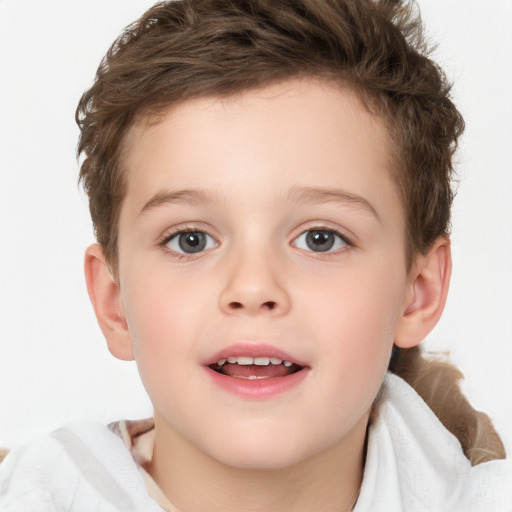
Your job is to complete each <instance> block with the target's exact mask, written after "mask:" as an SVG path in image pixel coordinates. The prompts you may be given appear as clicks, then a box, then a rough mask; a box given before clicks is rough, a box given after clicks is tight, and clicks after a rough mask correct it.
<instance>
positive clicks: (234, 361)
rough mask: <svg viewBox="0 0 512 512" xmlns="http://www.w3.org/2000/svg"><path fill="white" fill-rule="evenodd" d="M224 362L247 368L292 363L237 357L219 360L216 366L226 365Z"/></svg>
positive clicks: (288, 362) (277, 359) (273, 358)
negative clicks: (249, 366) (252, 365)
mask: <svg viewBox="0 0 512 512" xmlns="http://www.w3.org/2000/svg"><path fill="white" fill-rule="evenodd" d="M226 362H228V363H231V364H239V365H242V366H248V365H251V364H255V365H256V366H268V365H269V364H276V365H277V364H281V363H283V364H284V365H285V366H291V365H292V364H293V363H291V362H290V361H283V360H282V359H279V358H278V357H249V356H239V357H228V358H227V359H219V360H218V361H217V364H218V365H219V366H222V365H224V364H226Z"/></svg>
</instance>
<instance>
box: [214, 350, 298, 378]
mask: <svg viewBox="0 0 512 512" xmlns="http://www.w3.org/2000/svg"><path fill="white" fill-rule="evenodd" d="M208 367H209V368H210V369H211V370H213V371H214V372H216V373H219V374H221V375H226V376H228V377H234V378H236V379H247V380H261V379H272V378H279V377H288V376H289V375H293V374H294V373H297V372H299V371H301V370H302V369H303V368H304V367H303V366H301V365H300V364H297V363H294V362H292V361H288V360H283V359H281V358H279V357H271V356H259V357H252V356H245V355H244V356H229V357H227V358H220V359H219V360H218V361H217V362H216V363H213V364H210V365H208Z"/></svg>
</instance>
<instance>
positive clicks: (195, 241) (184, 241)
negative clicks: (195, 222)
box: [179, 231, 206, 253]
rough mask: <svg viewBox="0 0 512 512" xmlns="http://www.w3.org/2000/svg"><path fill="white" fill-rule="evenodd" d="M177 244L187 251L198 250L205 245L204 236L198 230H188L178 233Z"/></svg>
mask: <svg viewBox="0 0 512 512" xmlns="http://www.w3.org/2000/svg"><path fill="white" fill-rule="evenodd" d="M179 246H180V248H181V249H182V250H183V251H184V252H187V253H194V252H200V251H202V250H204V248H205V247H206V236H205V234H204V233H201V232H200V231H189V232H187V233H182V234H181V235H179Z"/></svg>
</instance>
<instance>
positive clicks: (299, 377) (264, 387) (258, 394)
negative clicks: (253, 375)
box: [204, 366, 308, 400]
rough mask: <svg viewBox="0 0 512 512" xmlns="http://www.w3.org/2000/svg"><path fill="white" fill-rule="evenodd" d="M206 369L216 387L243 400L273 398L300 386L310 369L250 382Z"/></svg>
mask: <svg viewBox="0 0 512 512" xmlns="http://www.w3.org/2000/svg"><path fill="white" fill-rule="evenodd" d="M204 368H205V370H206V372H207V373H208V375H209V376H210V378H211V379H212V380H213V382H214V383H215V385H217V386H218V387H220V388H221V389H223V390H224V391H227V392H228V393H231V394H233V395H236V396H239V397H242V398H249V399H260V400H264V399H267V398H272V397H274V396H277V395H280V394H281V393H285V392H286V391H288V390H290V389H292V388H294V387H296V386H298V385H299V384H300V383H301V382H302V381H303V380H304V378H305V377H306V375H307V373H308V368H302V370H299V371H298V372H295V373H292V374H291V375H287V376H286V377H270V378H268V379H254V380H250V379H240V378H237V377H230V376H228V375H223V374H222V373H218V372H216V371H214V370H212V369H211V368H209V367H207V366H206V367H204Z"/></svg>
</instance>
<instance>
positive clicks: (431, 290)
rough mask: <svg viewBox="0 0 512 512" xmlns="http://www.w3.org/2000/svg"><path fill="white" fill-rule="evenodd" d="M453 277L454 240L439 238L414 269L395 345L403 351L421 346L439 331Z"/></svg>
mask: <svg viewBox="0 0 512 512" xmlns="http://www.w3.org/2000/svg"><path fill="white" fill-rule="evenodd" d="M451 273H452V258H451V251H450V240H449V238H448V237H445V236H443V237H439V238H438V239H437V240H436V241H435V243H434V245H433V246H432V247H431V249H430V250H429V251H428V253H427V254H426V255H422V256H420V257H419V258H417V260H416V261H415V263H414V265H413V268H412V270H411V274H410V284H409V290H408V297H407V302H406V304H405V308H404V313H403V315H402V317H401V319H400V322H399V325H398V329H397V332H396V333H395V345H397V346H398V347H401V348H411V347H413V346H415V345H418V344H419V343H420V342H421V341H423V340H424V339H425V338H426V337H427V335H428V333H429V332H430V331H431V330H432V329H433V328H434V327H435V325H436V324H437V322H438V321H439V318H440V317H441V314H442V312H443V309H444V306H445V304H446V297H447V295H448V288H449V286H450V277H451Z"/></svg>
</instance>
